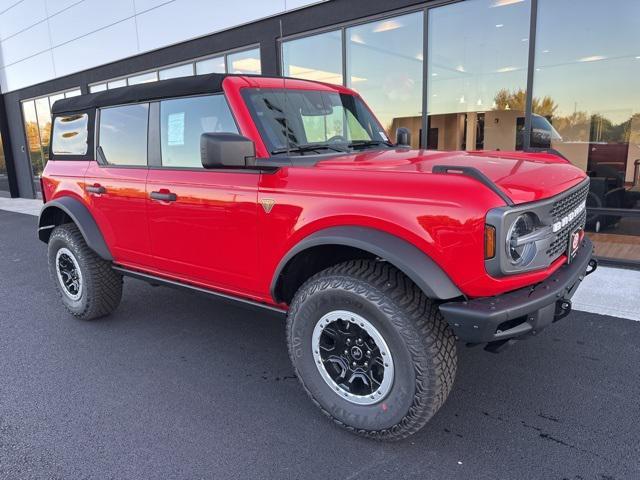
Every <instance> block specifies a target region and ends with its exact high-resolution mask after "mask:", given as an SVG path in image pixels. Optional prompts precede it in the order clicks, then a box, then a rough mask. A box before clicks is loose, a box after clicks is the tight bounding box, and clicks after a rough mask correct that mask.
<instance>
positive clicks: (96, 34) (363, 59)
mask: <svg viewBox="0 0 640 480" xmlns="http://www.w3.org/2000/svg"><path fill="white" fill-rule="evenodd" d="M639 19H640V2H639V1H637V0H608V1H602V0H458V1H452V0H431V1H424V0H423V1H415V0H326V1H313V0H235V1H233V2H227V1H222V0H216V1H206V0H111V1H104V0H0V49H1V53H2V55H1V57H0V66H1V69H0V85H1V88H2V96H1V99H0V136H1V140H2V144H1V146H2V148H1V149H0V196H12V197H23V198H37V197H38V196H39V195H40V192H39V189H40V186H39V176H40V174H41V172H42V170H43V168H44V165H45V164H46V162H47V159H48V150H49V138H50V130H51V105H52V104H53V103H54V102H55V101H56V100H57V99H60V98H65V97H70V96H75V95H85V94H88V93H92V92H99V91H102V90H107V89H115V88H122V87H125V86H127V85H134V84H138V83H144V82H154V81H158V80H163V79H167V78H174V77H179V76H188V75H200V74H205V73H212V72H218V73H225V72H227V73H247V74H264V75H285V76H288V77H297V78H305V79H311V80H318V81H322V82H329V83H336V84H341V85H346V86H348V87H350V88H353V89H355V90H357V91H358V92H359V93H360V94H361V95H362V96H363V98H364V99H365V100H366V101H367V102H368V104H369V105H370V106H371V107H372V109H373V110H374V112H375V113H376V114H377V116H378V118H379V119H380V120H381V122H382V123H383V125H384V126H385V128H386V129H387V131H388V132H389V134H390V135H391V136H394V132H395V130H396V129H397V128H398V127H401V126H402V127H406V128H409V129H410V130H411V132H412V144H413V146H414V147H416V148H424V149H430V150H441V151H443V150H501V151H509V150H524V151H528V150H531V151H543V150H550V149H552V150H554V151H556V152H558V153H559V154H561V155H563V156H564V157H566V158H567V159H568V160H569V161H571V162H572V163H573V164H574V165H576V166H578V167H580V168H581V169H583V170H585V171H586V172H587V173H588V174H589V176H590V177H591V190H590V193H589V200H588V220H587V230H588V231H589V235H590V236H591V237H592V238H593V240H594V243H595V244H596V253H597V255H598V256H599V257H600V258H601V259H606V260H611V261H614V262H622V263H624V264H629V265H640V88H638V79H639V78H640V36H639V35H638V22H639V21H640V20H639Z"/></svg>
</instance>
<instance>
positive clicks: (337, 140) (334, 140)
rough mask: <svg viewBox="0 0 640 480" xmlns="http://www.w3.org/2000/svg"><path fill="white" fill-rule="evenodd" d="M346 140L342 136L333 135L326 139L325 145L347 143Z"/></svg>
mask: <svg viewBox="0 0 640 480" xmlns="http://www.w3.org/2000/svg"><path fill="white" fill-rule="evenodd" d="M347 142H348V140H347V139H346V138H345V137H344V136H342V135H334V136H333V137H331V138H329V139H327V143H347Z"/></svg>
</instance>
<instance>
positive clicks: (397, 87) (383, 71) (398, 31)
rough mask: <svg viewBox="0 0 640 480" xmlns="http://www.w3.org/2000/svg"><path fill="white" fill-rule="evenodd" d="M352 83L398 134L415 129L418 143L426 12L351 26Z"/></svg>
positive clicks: (349, 67)
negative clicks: (398, 129)
mask: <svg viewBox="0 0 640 480" xmlns="http://www.w3.org/2000/svg"><path fill="white" fill-rule="evenodd" d="M345 35H346V38H345V41H346V46H347V75H346V77H347V86H348V87H350V88H353V89H354V90H356V91H358V92H359V93H360V94H361V95H362V97H363V98H364V99H365V101H366V102H367V103H368V104H369V105H370V106H371V108H372V109H373V111H374V112H376V115H377V116H378V119H379V120H380V121H381V122H382V125H383V126H384V127H385V128H386V129H387V131H388V132H389V134H390V135H391V136H392V138H393V137H395V131H396V129H397V128H398V127H407V128H409V129H410V130H411V132H412V140H411V143H412V145H413V146H414V147H417V146H418V144H419V139H420V132H421V126H422V76H423V74H422V70H423V53H422V52H423V13H422V12H417V13H412V14H409V15H403V16H399V17H394V18H389V19H386V20H381V21H378V22H373V23H367V24H365V25H359V26H355V27H350V28H347V29H346V32H345Z"/></svg>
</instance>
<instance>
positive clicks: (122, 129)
mask: <svg viewBox="0 0 640 480" xmlns="http://www.w3.org/2000/svg"><path fill="white" fill-rule="evenodd" d="M148 122H149V104H147V103H140V104H136V105H124V106H121V107H109V108H103V109H102V110H100V133H99V137H98V140H99V144H100V147H101V149H102V155H103V157H104V158H103V161H106V163H107V164H109V165H126V166H146V165H147V124H148Z"/></svg>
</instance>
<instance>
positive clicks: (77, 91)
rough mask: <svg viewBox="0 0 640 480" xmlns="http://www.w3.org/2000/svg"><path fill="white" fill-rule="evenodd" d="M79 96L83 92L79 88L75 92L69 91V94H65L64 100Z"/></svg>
mask: <svg viewBox="0 0 640 480" xmlns="http://www.w3.org/2000/svg"><path fill="white" fill-rule="evenodd" d="M78 95H82V92H81V91H80V89H79V88H76V89H75V90H69V91H68V92H65V93H64V98H71V97H77V96H78Z"/></svg>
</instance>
